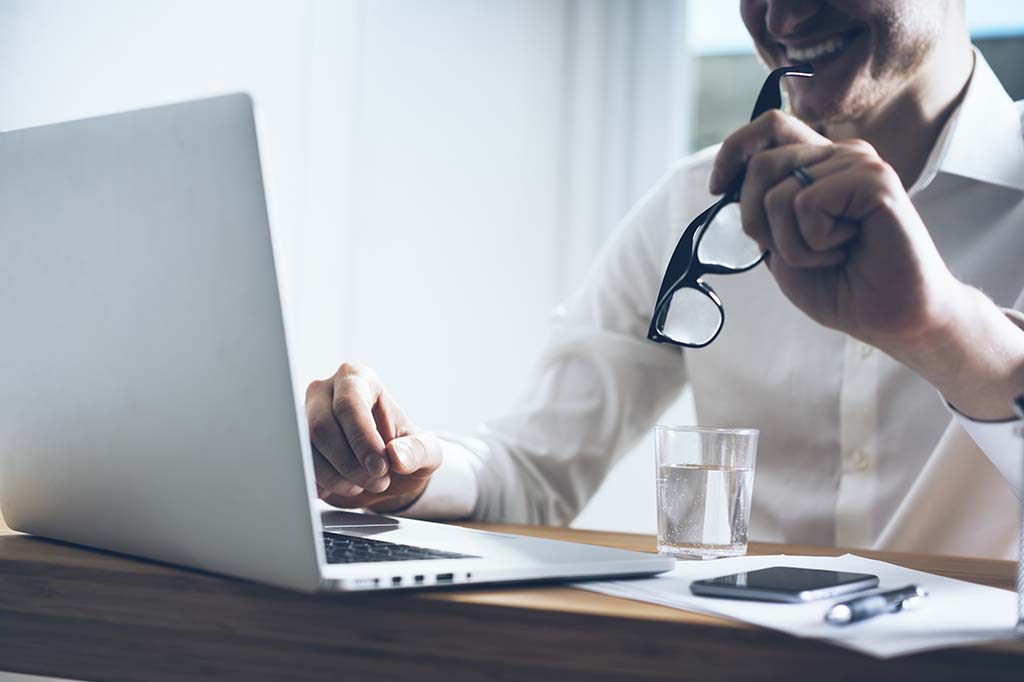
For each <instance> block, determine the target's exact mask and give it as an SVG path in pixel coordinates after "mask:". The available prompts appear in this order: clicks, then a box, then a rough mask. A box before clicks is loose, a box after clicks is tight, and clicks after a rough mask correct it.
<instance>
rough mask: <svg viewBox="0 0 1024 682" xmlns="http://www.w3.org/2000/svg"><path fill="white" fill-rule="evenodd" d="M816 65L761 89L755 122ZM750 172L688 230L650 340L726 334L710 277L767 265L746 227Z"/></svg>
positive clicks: (668, 274) (703, 339)
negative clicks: (742, 203)
mask: <svg viewBox="0 0 1024 682" xmlns="http://www.w3.org/2000/svg"><path fill="white" fill-rule="evenodd" d="M813 75H814V69H813V68H812V67H811V65H810V64H800V65H797V66H784V67H782V68H780V69H775V70H774V71H772V72H771V73H770V74H768V78H767V79H766V80H765V82H764V85H763V86H762V87H761V94H759V95H758V96H757V102H756V103H755V104H754V112H753V113H752V114H751V115H750V120H751V121H753V120H754V119H755V118H757V117H758V116H760V115H761V114H763V113H764V112H766V111H768V110H769V109H779V108H781V107H782V79H783V77H785V76H813ZM743 177H744V172H743V171H741V172H740V173H739V175H738V176H737V177H736V178H734V179H733V181H732V184H730V185H729V189H728V191H727V192H726V193H725V194H723V195H722V198H720V199H719V200H718V201H716V202H715V204H714V205H713V206H711V207H710V208H708V209H707V210H706V211H704V212H703V213H701V214H700V215H699V216H697V217H696V218H694V219H693V221H692V222H691V223H690V224H689V225H688V226H687V227H686V229H685V230H683V236H682V237H680V238H679V243H678V244H676V248H675V250H674V251H673V252H672V258H671V259H670V260H669V263H668V268H667V269H666V270H665V276H664V277H663V278H662V280H661V289H660V290H659V291H658V300H657V303H656V304H655V306H654V316H653V317H652V318H651V326H650V328H649V329H648V330H647V338H648V339H650V340H651V341H656V342H657V343H670V344H673V345H676V346H683V347H685V348H703V347H704V346H707V345H708V344H710V343H711V342H712V341H714V340H715V338H716V337H717V336H718V334H719V332H721V331H722V325H723V324H724V323H725V308H724V307H722V301H721V299H719V298H718V295H717V294H716V293H715V290H714V289H712V288H711V287H710V286H709V285H708V284H707V283H706V282H705V281H704V280H703V277H704V275H735V274H737V273H740V272H746V271H747V270H750V269H751V268H754V267H755V266H757V264H758V263H760V262H761V261H762V260H764V252H763V251H761V249H760V247H758V245H757V242H755V241H754V240H753V239H751V238H750V237H748V236H747V235H746V234H745V233H744V232H743V226H742V223H741V222H740V209H739V200H740V188H741V187H742V186H743Z"/></svg>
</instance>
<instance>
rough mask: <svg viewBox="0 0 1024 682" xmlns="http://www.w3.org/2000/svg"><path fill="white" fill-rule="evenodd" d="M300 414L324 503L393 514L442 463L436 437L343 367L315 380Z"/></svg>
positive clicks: (364, 371)
mask: <svg viewBox="0 0 1024 682" xmlns="http://www.w3.org/2000/svg"><path fill="white" fill-rule="evenodd" d="M306 411H307V414H308V418H309V433H310V442H311V444H312V455H313V469H314V472H315V474H316V484H317V495H318V496H319V497H320V498H321V499H323V500H325V501H327V502H328V503H329V504H332V505H336V506H339V507H371V508H377V506H380V505H384V506H385V507H388V508H390V507H395V508H397V507H400V506H402V505H401V503H402V502H404V501H408V500H412V499H415V498H416V497H418V495H419V494H420V493H421V492H422V491H423V489H424V487H425V486H426V484H427V481H428V480H429V479H430V477H431V475H432V474H433V473H434V471H436V470H437V468H438V467H439V466H440V464H441V459H442V448H441V443H440V441H439V439H438V438H437V436H435V435H434V434H433V433H429V432H425V431H420V430H419V429H417V428H416V427H415V426H413V424H412V423H411V422H410V421H409V419H408V418H407V417H406V416H405V414H404V413H403V412H402V410H401V409H400V408H399V407H398V405H397V404H396V403H395V402H394V400H392V399H391V397H390V396H389V395H388V394H387V392H386V391H385V390H384V388H383V386H382V384H381V383H380V380H379V379H378V378H377V375H376V374H375V373H374V372H373V371H372V370H370V369H368V368H365V367H359V366H356V365H350V364H347V363H346V364H344V365H342V366H341V367H340V368H339V369H338V371H337V372H336V373H335V375H334V376H333V377H332V378H331V379H329V380H327V381H314V382H313V383H312V384H310V386H309V389H308V390H307V392H306ZM385 443H387V448H385ZM396 505H397V506H396Z"/></svg>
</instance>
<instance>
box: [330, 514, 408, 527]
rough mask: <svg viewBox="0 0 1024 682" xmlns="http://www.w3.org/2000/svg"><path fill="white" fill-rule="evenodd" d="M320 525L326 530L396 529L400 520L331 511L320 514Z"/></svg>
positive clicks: (374, 515)
mask: <svg viewBox="0 0 1024 682" xmlns="http://www.w3.org/2000/svg"><path fill="white" fill-rule="evenodd" d="M320 523H321V524H322V525H323V527H324V530H331V529H332V528H355V527H366V526H389V527H392V528H394V527H396V526H398V519H396V518H392V517H390V516H378V515H377V514H362V513H359V512H348V511H341V510H331V511H324V512H320Z"/></svg>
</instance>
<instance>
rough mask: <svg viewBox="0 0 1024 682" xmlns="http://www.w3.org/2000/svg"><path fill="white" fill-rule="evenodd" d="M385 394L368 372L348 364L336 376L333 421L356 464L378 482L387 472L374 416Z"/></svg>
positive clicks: (374, 376)
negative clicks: (342, 435) (376, 478)
mask: <svg viewBox="0 0 1024 682" xmlns="http://www.w3.org/2000/svg"><path fill="white" fill-rule="evenodd" d="M382 392H383V388H382V387H381V384H380V380H379V379H377V375H376V374H375V373H374V372H373V371H372V370H370V369H368V368H363V367H356V366H353V365H349V364H347V363H346V364H344V365H342V366H341V368H340V369H339V370H338V372H337V373H336V374H335V375H334V396H333V400H332V405H331V407H332V411H333V413H334V417H335V419H336V420H337V422H338V424H339V425H340V426H341V429H342V431H343V432H344V434H345V439H346V441H347V442H348V445H349V447H351V449H352V452H353V453H354V454H355V458H356V460H357V461H358V462H359V463H360V465H361V466H362V467H363V469H365V470H366V472H367V473H368V474H370V475H371V476H376V477H379V478H383V477H384V475H385V474H386V473H387V471H388V464H387V460H386V459H385V455H384V439H383V438H382V437H381V435H380V433H379V432H378V431H377V422H376V420H375V419H374V416H373V411H374V409H375V406H376V405H377V401H378V399H379V398H380V396H381V393H382ZM385 487H386V486H385Z"/></svg>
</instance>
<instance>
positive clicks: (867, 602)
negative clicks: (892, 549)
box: [825, 585, 928, 625]
mask: <svg viewBox="0 0 1024 682" xmlns="http://www.w3.org/2000/svg"><path fill="white" fill-rule="evenodd" d="M927 596H928V590H926V589H924V588H923V587H921V586H920V585H907V586H906V587H901V588H899V589H898V590H891V591H889V592H878V593H876V594H867V595H864V596H863V597H856V598H854V599H850V600H849V601H844V602H840V603H838V604H836V605H835V606H833V607H832V608H831V609H829V611H828V613H827V614H825V621H826V622H829V623H832V624H833V625H846V624H847V623H856V622H858V621H862V620H867V619H868V618H874V617H875V616H880V615H882V614H883V613H896V612H898V611H903V610H904V609H912V608H914V607H916V606H917V605H918V604H919V603H920V601H921V600H922V599H923V598H925V597H927Z"/></svg>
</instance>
